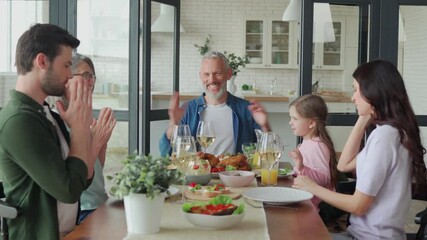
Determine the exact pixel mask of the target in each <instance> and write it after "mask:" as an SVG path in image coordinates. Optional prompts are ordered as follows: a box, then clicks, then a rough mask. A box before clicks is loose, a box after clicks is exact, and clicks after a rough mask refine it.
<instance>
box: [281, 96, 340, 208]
mask: <svg viewBox="0 0 427 240" xmlns="http://www.w3.org/2000/svg"><path fill="white" fill-rule="evenodd" d="M289 115H290V117H291V120H290V122H289V125H290V126H291V129H292V131H293V133H294V134H295V135H297V136H300V137H302V138H303V142H302V143H301V144H300V145H299V146H298V147H297V148H296V149H294V150H292V151H291V152H289V153H288V156H289V157H291V158H292V159H293V160H294V163H295V166H294V171H295V172H296V174H297V175H304V176H309V177H310V178H311V179H313V180H314V181H316V182H317V183H318V184H319V185H320V186H323V187H325V188H328V189H330V190H334V189H335V184H336V182H337V178H338V171H337V167H336V165H337V159H336V156H335V149H334V144H333V143H332V140H331V137H330V136H329V134H328V131H327V130H326V118H327V116H328V108H327V106H326V103H325V101H324V100H323V99H322V98H321V97H319V96H316V95H311V94H308V95H304V96H301V97H299V98H297V99H295V100H294V101H293V102H292V103H291V104H290V107H289ZM320 201H321V200H320V199H319V198H317V197H314V198H313V199H312V202H313V204H314V206H315V207H316V208H317V210H319V207H318V205H319V203H320Z"/></svg>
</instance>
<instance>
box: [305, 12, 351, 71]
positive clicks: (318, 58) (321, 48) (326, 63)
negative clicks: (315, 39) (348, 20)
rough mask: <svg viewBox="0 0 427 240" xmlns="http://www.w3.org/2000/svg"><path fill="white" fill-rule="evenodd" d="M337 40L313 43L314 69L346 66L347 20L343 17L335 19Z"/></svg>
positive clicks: (338, 68)
mask: <svg viewBox="0 0 427 240" xmlns="http://www.w3.org/2000/svg"><path fill="white" fill-rule="evenodd" d="M333 26H334V33H335V42H327V43H313V55H312V59H313V68H314V69H330V70H333V69H337V70H342V69H343V68H344V52H345V39H344V38H345V20H344V19H343V18H334V19H333ZM297 46H298V48H297V64H298V65H299V41H298V43H297Z"/></svg>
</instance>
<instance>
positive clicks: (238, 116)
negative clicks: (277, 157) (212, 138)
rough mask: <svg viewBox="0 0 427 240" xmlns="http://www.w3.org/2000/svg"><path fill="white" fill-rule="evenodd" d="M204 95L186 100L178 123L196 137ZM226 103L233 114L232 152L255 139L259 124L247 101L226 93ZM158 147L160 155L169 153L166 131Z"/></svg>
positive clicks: (204, 102) (238, 150)
mask: <svg viewBox="0 0 427 240" xmlns="http://www.w3.org/2000/svg"><path fill="white" fill-rule="evenodd" d="M205 95H206V94H205V93H203V94H202V95H201V96H200V97H198V98H196V99H193V100H191V101H189V102H188V105H187V107H186V109H185V113H184V116H183V117H182V119H181V120H180V122H179V124H186V125H189V126H190V131H191V134H192V135H193V136H194V138H196V131H197V125H198V124H199V121H200V118H201V113H202V112H203V111H204V110H205V109H206V107H207V105H206V101H205V98H204V97H205ZM226 104H227V106H229V107H230V108H231V111H232V114H233V135H234V144H235V146H236V149H235V151H234V153H238V152H242V143H247V142H256V141H257V138H256V134H255V129H260V126H259V125H258V124H257V123H256V122H255V120H254V119H253V117H252V113H251V112H250V111H249V109H248V106H249V104H250V103H249V101H247V100H244V99H242V98H239V97H236V96H234V95H232V94H231V93H228V97H227V102H226ZM159 149H160V155H161V156H166V155H170V154H171V151H172V149H171V147H170V141H169V139H168V138H167V137H166V133H165V134H163V136H162V138H160V144H159ZM234 153H233V154H234Z"/></svg>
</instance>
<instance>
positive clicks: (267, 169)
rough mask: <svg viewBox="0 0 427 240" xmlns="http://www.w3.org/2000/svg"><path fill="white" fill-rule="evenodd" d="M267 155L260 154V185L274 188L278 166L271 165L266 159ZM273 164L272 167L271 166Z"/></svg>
mask: <svg viewBox="0 0 427 240" xmlns="http://www.w3.org/2000/svg"><path fill="white" fill-rule="evenodd" d="M268 155H269V153H261V154H260V158H261V185H263V186H275V185H277V176H278V172H279V164H278V163H275V162H273V163H271V161H268V160H267V159H266V158H268V157H269V156H268ZM272 164H273V165H272Z"/></svg>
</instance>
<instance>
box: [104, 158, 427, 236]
mask: <svg viewBox="0 0 427 240" xmlns="http://www.w3.org/2000/svg"><path fill="white" fill-rule="evenodd" d="M125 157H126V152H125V151H124V150H119V151H117V150H115V151H111V152H110V151H109V152H108V153H107V161H106V163H105V167H104V176H108V175H110V176H112V175H113V174H114V173H115V172H117V171H119V170H120V169H121V161H122V159H124V158H125ZM105 185H106V189H107V192H109V190H110V188H111V182H110V181H108V180H105ZM426 206H427V201H419V200H412V202H411V208H410V209H409V213H408V215H407V216H406V224H405V231H406V232H407V233H415V232H417V231H418V225H417V224H415V223H414V218H415V214H417V213H418V212H420V211H422V210H424V209H425V208H426ZM345 226H346V218H345V217H344V218H342V219H340V220H339V221H338V222H337V223H336V224H330V225H328V226H327V227H328V229H329V231H330V232H340V231H344V230H345Z"/></svg>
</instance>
